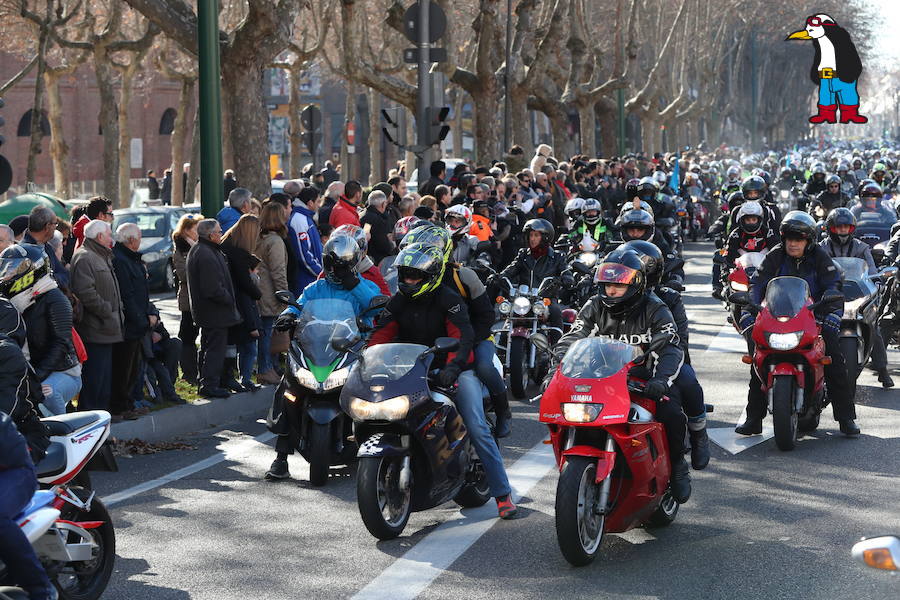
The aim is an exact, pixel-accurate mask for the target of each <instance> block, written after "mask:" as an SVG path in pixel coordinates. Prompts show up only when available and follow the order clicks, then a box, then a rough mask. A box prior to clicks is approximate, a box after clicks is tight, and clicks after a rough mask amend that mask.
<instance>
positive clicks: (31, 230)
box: [22, 206, 69, 289]
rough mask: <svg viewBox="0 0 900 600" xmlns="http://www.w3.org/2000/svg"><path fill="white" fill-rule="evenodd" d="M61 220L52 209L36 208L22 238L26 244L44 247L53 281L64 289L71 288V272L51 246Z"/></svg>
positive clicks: (29, 218) (29, 217)
mask: <svg viewBox="0 0 900 600" xmlns="http://www.w3.org/2000/svg"><path fill="white" fill-rule="evenodd" d="M58 220H59V219H58V218H57V216H56V213H54V212H53V211H52V210H50V208H48V207H46V206H35V207H34V208H32V209H31V212H30V213H28V229H27V230H26V231H25V235H23V236H22V242H23V243H26V244H35V245H37V246H42V247H43V248H44V252H46V253H47V257H48V258H49V260H50V269H51V270H52V271H53V279H55V280H56V283H57V284H58V285H59V286H60V287H62V288H66V289H68V287H69V271H68V270H66V267H65V266H64V265H63V264H62V262H60V260H59V259H58V258H57V257H56V252H54V250H53V248H52V247H51V246H50V240H51V239H52V238H53V232H55V231H56V223H57V221H58Z"/></svg>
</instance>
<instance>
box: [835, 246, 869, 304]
mask: <svg viewBox="0 0 900 600" xmlns="http://www.w3.org/2000/svg"><path fill="white" fill-rule="evenodd" d="M832 260H833V261H834V264H836V265H837V266H838V269H839V270H840V272H841V277H842V278H843V280H844V289H843V292H844V298H845V299H846V300H856V299H857V298H862V297H863V296H868V295H869V294H874V293H875V290H876V288H875V284H874V283H872V280H871V279H869V265H868V264H867V263H866V261H865V260H863V259H861V258H855V257H852V256H836V257H834V258H833V259H832Z"/></svg>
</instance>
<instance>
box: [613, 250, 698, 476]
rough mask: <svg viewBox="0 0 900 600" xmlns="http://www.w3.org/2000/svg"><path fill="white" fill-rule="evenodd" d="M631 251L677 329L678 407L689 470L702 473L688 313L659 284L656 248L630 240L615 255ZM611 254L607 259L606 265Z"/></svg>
mask: <svg viewBox="0 0 900 600" xmlns="http://www.w3.org/2000/svg"><path fill="white" fill-rule="evenodd" d="M628 250H634V251H635V252H637V255H638V256H639V257H640V259H641V262H642V263H643V264H644V272H645V273H646V274H647V288H648V289H649V290H650V291H652V292H653V293H654V294H656V295H657V296H658V297H659V299H660V300H662V301H663V302H665V303H666V306H667V307H669V311H671V313H672V317H673V318H674V319H675V326H676V327H677V328H678V340H679V344H678V345H679V347H680V348H681V351H682V352H684V364H683V365H681V371H680V372H679V373H678V377H677V378H676V379H675V385H676V386H678V389H679V390H680V392H681V405H682V408H683V409H684V413H685V415H687V418H688V431H689V432H690V434H691V466H692V467H693V468H694V469H696V470H698V471H699V470H701V469H705V468H706V465H707V464H709V437H708V436H707V434H706V403H705V402H704V400H703V388H702V387H701V386H700V382H699V381H697V374H696V373H695V372H694V368H693V367H692V366H691V357H690V354H689V352H688V347H689V346H690V344H689V341H688V336H689V329H688V318H687V311H686V310H685V308H684V302H683V301H682V299H681V294H679V293H678V292H676V291H675V290H673V289H672V288H670V287H666V286H664V285H663V284H662V281H661V280H662V274H663V255H662V252H660V251H659V248H657V247H656V246H655V245H653V244H652V243H650V242H645V241H643V240H632V241H630V242H626V243H625V244H624V245H622V246H620V247H619V248H618V249H617V250H615V251H614V253H615V252H619V251H628ZM614 253H610V255H609V256H607V258H606V261H607V262H609V261H610V260H611V257H612V256H613V254H614Z"/></svg>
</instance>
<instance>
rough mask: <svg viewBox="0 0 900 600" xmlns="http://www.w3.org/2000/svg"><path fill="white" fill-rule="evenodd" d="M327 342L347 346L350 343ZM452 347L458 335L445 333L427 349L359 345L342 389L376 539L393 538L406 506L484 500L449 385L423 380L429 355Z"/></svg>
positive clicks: (363, 501)
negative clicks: (357, 353) (354, 360)
mask: <svg viewBox="0 0 900 600" xmlns="http://www.w3.org/2000/svg"><path fill="white" fill-rule="evenodd" d="M334 343H335V345H336V346H338V347H339V348H340V349H341V351H345V352H346V351H349V350H350V348H351V347H352V346H353V345H354V344H355V343H356V341H355V340H353V339H349V340H336V341H334ZM458 348H459V340H457V339H455V338H449V337H448V338H438V339H437V340H435V343H434V346H433V347H431V348H428V347H426V346H423V345H420V344H398V343H392V344H381V345H378V346H373V347H371V348H366V349H365V350H364V351H363V352H362V354H361V355H360V358H359V361H358V362H357V364H356V366H355V367H354V368H353V370H352V371H351V373H350V377H349V379H348V380H347V383H346V385H345V386H344V389H343V391H342V392H341V407H342V408H343V409H344V411H345V412H346V413H347V414H348V415H350V417H351V418H352V419H353V421H354V436H355V439H356V440H357V442H358V443H359V453H358V456H359V466H358V468H357V475H356V500H357V504H358V507H359V514H360V516H361V517H362V520H363V523H364V524H365V526H366V529H368V530H369V533H371V534H372V535H373V536H375V537H376V538H378V539H381V540H389V539H393V538H395V537H397V536H399V535H400V534H401V533H402V532H403V529H404V528H405V527H406V523H407V521H408V520H409V516H410V514H411V513H412V512H413V511H422V510H427V509H429V508H433V507H435V506H438V505H440V504H443V503H444V502H447V501H449V500H453V501H454V502H456V503H457V504H459V505H460V506H462V507H464V508H472V507H476V506H481V505H483V504H484V503H485V502H487V501H488V499H489V498H490V487H489V485H488V482H487V475H486V473H485V471H484V467H483V466H482V464H481V461H480V460H479V458H478V456H477V454H476V453H475V450H474V448H473V447H472V444H471V442H470V439H469V435H468V431H467V430H466V426H465V424H464V423H463V419H462V416H461V415H460V414H459V413H458V412H457V410H456V407H455V406H454V404H453V395H454V391H453V390H452V389H448V388H441V387H438V386H436V385H433V384H431V382H430V381H429V373H430V367H431V363H432V360H433V358H434V355H435V354H446V353H449V352H453V351H455V350H457V349H458ZM489 401H490V399H489V396H488V395H487V390H485V402H486V403H487V402H489Z"/></svg>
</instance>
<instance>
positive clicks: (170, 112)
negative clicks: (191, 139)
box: [159, 108, 178, 135]
mask: <svg viewBox="0 0 900 600" xmlns="http://www.w3.org/2000/svg"><path fill="white" fill-rule="evenodd" d="M177 115H178V112H177V111H176V110H175V109H174V108H167V109H166V110H165V111H164V112H163V114H162V118H161V119H160V120H159V135H172V132H173V131H175V117H176V116H177Z"/></svg>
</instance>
